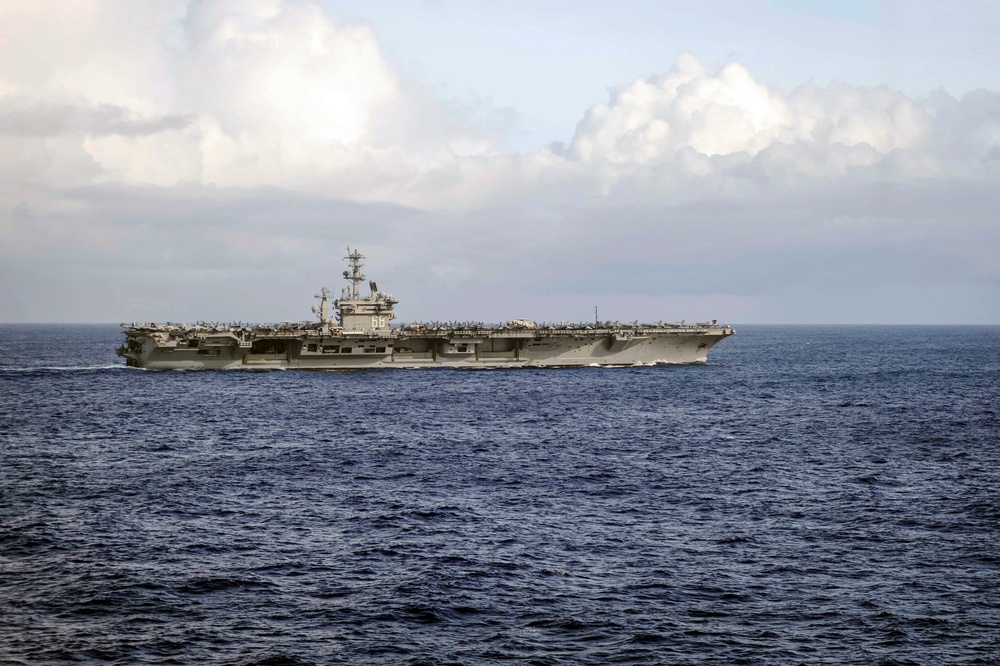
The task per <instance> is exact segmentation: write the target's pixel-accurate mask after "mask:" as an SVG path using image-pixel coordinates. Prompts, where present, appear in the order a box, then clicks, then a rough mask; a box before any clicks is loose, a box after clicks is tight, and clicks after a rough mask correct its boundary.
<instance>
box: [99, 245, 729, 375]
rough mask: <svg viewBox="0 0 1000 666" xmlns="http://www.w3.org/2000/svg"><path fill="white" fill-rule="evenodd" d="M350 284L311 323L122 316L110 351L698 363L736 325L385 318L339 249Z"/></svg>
mask: <svg viewBox="0 0 1000 666" xmlns="http://www.w3.org/2000/svg"><path fill="white" fill-rule="evenodd" d="M347 252H348V255H347V257H345V259H347V260H348V261H349V262H350V264H349V265H350V266H351V270H349V271H344V278H345V279H347V280H348V282H350V283H351V286H350V287H347V288H345V289H344V290H343V293H342V295H341V297H340V298H339V299H337V300H335V301H333V302H332V304H333V312H331V309H330V304H331V301H330V298H329V297H330V293H331V292H330V290H329V289H327V288H323V289H322V290H321V293H319V294H317V296H316V297H317V298H318V299H320V303H319V304H318V305H316V306H314V307H313V312H314V313H315V314H316V315H317V318H318V321H315V322H302V323H285V324H273V325H264V324H262V325H257V326H249V325H241V324H236V325H222V326H220V325H218V324H215V325H208V324H197V325H193V326H188V325H186V324H180V325H177V324H135V323H133V324H122V327H123V328H124V329H125V342H124V344H123V345H122V346H121V347H120V348H119V349H118V354H119V355H120V356H123V357H124V358H125V359H126V363H127V364H128V365H129V366H131V367H137V368H147V369H150V370H234V369H246V370H267V369H300V370H360V369H364V368H433V367H451V368H504V367H520V366H527V367H566V366H588V365H607V366H626V365H655V364H661V363H704V362H705V361H706V360H707V359H708V350H709V349H711V348H712V347H713V346H714V345H715V344H716V343H718V342H719V341H720V340H722V339H724V338H726V337H728V336H730V335H732V334H733V333H735V331H734V330H733V329H732V328H731V327H729V326H716V325H715V322H714V321H713V322H711V323H704V324H685V323H684V322H680V323H677V324H664V323H663V322H657V323H655V324H640V323H639V322H633V323H631V324H622V323H619V322H603V323H602V322H600V321H596V318H595V322H594V323H593V324H592V325H591V324H558V325H548V326H545V325H543V326H538V325H536V324H535V323H534V322H531V321H526V320H523V319H512V320H508V321H507V323H506V324H501V325H493V326H487V325H484V324H482V323H477V322H463V323H460V322H452V323H450V324H437V323H429V324H428V323H419V324H408V325H404V326H393V325H392V323H391V322H392V320H394V319H395V318H396V314H395V311H394V310H393V308H394V306H395V305H396V304H397V303H398V301H397V300H396V299H395V298H393V296H392V295H391V294H387V293H385V292H381V291H379V290H378V286H377V285H376V283H375V282H370V283H369V285H370V286H371V293H370V294H369V295H368V296H362V295H361V293H360V291H359V288H358V286H359V284H360V283H361V282H363V281H364V280H365V276H364V275H363V274H362V273H361V266H362V259H364V257H363V256H362V255H361V254H360V253H358V252H357V251H354V252H351V249H350V248H348V250H347Z"/></svg>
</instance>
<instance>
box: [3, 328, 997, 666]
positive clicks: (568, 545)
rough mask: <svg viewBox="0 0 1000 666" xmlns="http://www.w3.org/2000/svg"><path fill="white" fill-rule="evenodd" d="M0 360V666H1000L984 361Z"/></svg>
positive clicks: (31, 352)
mask: <svg viewBox="0 0 1000 666" xmlns="http://www.w3.org/2000/svg"><path fill="white" fill-rule="evenodd" d="M118 337H119V333H118V331H117V329H116V328H114V327H107V326H56V327H40V326H35V327H31V326H4V327H0V609H2V610H0V662H2V663H5V664H38V663H43V664H44V663H113V664H190V663H213V664H214V663H221V664H338V663H343V664H358V663H401V664H450V663H454V664H481V663H508V662H511V661H516V662H526V663H532V664H612V663H618V664H621V663H664V664H704V663H718V664H795V663H805V664H885V665H888V664H997V663H1000V583H998V581H1000V441H998V440H1000V328H996V327H743V328H741V329H740V331H739V334H738V335H737V336H735V337H734V338H732V339H730V340H726V341H725V342H723V343H722V344H721V345H720V346H719V347H717V348H716V349H714V350H713V352H712V354H711V358H710V363H708V364H707V365H700V366H664V367H643V368H619V369H601V368H583V369H574V370H539V369H518V370H504V371H471V372H470V371H457V370H420V371H407V370H375V371H358V372H294V371H289V372H146V371H142V370H135V369H126V368H124V367H123V366H122V365H121V364H120V363H119V360H118V359H116V358H115V357H114V355H113V349H114V347H115V346H116V345H117V343H118V340H117V338H118Z"/></svg>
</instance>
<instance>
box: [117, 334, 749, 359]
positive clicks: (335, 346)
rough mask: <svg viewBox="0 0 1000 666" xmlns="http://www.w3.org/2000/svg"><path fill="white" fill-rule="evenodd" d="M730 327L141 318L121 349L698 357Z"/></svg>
mask: <svg viewBox="0 0 1000 666" xmlns="http://www.w3.org/2000/svg"><path fill="white" fill-rule="evenodd" d="M733 333H734V330H733V329H732V328H729V327H724V326H718V327H717V326H676V327H663V328H660V327H657V328H642V327H635V328H632V329H627V330H626V329H597V328H593V329H586V328H570V329H556V328H552V329H548V328H536V329H530V330H516V329H502V328H483V329H438V330H420V331H408V330H399V329H395V330H392V331H391V332H389V333H386V334H382V335H364V334H362V335H324V334H323V332H322V330H294V329H284V330H283V329H280V328H268V329H266V330H261V329H259V328H256V327H255V328H246V329H231V330H225V331H222V330H214V331H213V330H199V329H198V327H173V328H172V327H167V326H156V327H154V328H150V327H149V326H148V325H143V326H134V327H133V326H130V327H129V328H128V329H127V330H126V342H125V344H124V345H123V346H122V348H121V349H120V350H119V353H120V355H122V356H124V357H125V358H126V361H127V364H128V365H130V366H134V367H140V368H148V369H150V370H233V369H246V370H254V369H257V370H264V369H301V370H359V369H363V368H429V367H452V368H489V367H493V368H504V367H518V366H527V367H568V366H588V365H608V366H628V365H655V364H667V363H704V362H705V361H706V360H707V358H708V350H709V349H711V348H712V347H713V346H714V345H715V344H716V343H718V342H719V341H720V340H722V339H724V338H725V337H727V336H729V335H732V334H733Z"/></svg>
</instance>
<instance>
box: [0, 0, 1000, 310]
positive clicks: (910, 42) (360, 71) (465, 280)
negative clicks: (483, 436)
mask: <svg viewBox="0 0 1000 666" xmlns="http://www.w3.org/2000/svg"><path fill="white" fill-rule="evenodd" d="M996 62H1000V1H998V2H987V1H974V0H973V1H969V2H963V3H956V4H952V5H948V6H947V7H946V6H945V5H944V4H943V3H939V2H922V1H921V0H914V1H910V2H906V3H900V2H859V1H855V0H844V1H842V2H838V3H830V2H807V1H801V2H792V1H779V0H774V1H771V2H756V3H749V2H735V1H728V0H706V1H703V2H698V3H691V2H662V1H661V2H655V1H653V0H630V1H629V2H610V1H596V0H591V1H586V0H576V1H574V2H570V1H568V0H565V1H564V0H551V1H550V2H546V3H539V2H537V1H536V2H527V1H520V0H510V1H509V2H502V3H499V2H485V1H483V2H475V1H471V0H470V1H465V2H457V1H451V0H399V1H395V2H388V1H387V2H379V3H372V2H356V1H345V2H337V1H334V0H193V1H192V0H159V1H157V2H147V3H135V2H129V1H127V0H78V1H68V0H67V1H64V2H45V1H39V0H31V1H22V0H6V1H5V2H3V3H0V322H5V323H21V322H39V323H42V322H119V321H161V322H162V321H173V322H181V321H186V322H193V321H199V320H204V321H236V320H240V321H285V320H288V321H297V320H305V319H308V318H310V317H312V315H311V314H310V312H309V308H310V307H311V305H312V304H313V302H314V294H316V293H317V292H318V291H319V289H320V288H321V287H323V286H331V287H333V288H334V289H338V290H339V287H340V286H341V285H342V284H343V280H342V278H341V277H340V275H341V272H342V271H343V269H344V262H343V256H344V255H345V254H346V249H347V247H348V246H350V247H352V248H355V247H357V248H359V249H360V250H361V251H362V253H363V254H365V255H366V256H367V266H366V270H367V273H368V276H369V278H372V279H375V280H377V281H378V283H379V287H380V288H381V289H382V290H383V291H389V292H392V293H393V294H394V295H395V296H396V297H397V298H398V299H399V301H400V304H399V305H398V306H397V308H396V309H397V312H398V313H399V317H400V319H401V320H403V321H415V320H479V321H487V322H498V321H504V320H507V319H512V318H528V319H534V320H537V321H582V320H588V319H591V318H592V317H593V311H594V307H595V306H596V307H598V309H599V312H600V313H601V318H602V319H618V320H622V321H632V320H635V319H639V320H643V321H656V320H665V321H677V320H681V319H684V320H687V321H705V320H709V319H717V320H719V321H724V322H730V323H736V324H739V323H748V324H754V323H761V324H763V323H771V324H949V323H959V324H1000V68H997V67H996V66H995V63H996Z"/></svg>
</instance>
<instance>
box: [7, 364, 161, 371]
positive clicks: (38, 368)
mask: <svg viewBox="0 0 1000 666" xmlns="http://www.w3.org/2000/svg"><path fill="white" fill-rule="evenodd" d="M144 369H145V368H130V367H129V366H127V365H124V364H120V363H109V364H106V365H35V366H25V367H14V368H4V367H0V373H3V372H93V371H94V370H144Z"/></svg>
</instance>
